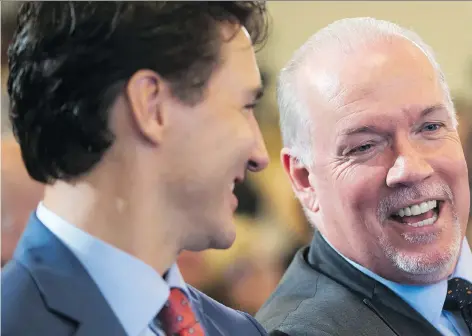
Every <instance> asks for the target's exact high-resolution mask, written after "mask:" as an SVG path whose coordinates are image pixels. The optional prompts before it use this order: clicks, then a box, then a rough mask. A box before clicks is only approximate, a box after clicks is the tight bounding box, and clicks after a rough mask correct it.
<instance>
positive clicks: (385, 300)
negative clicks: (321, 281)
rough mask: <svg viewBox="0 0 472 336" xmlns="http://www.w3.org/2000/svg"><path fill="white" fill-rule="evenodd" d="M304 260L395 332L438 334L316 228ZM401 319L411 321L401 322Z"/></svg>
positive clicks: (401, 333)
mask: <svg viewBox="0 0 472 336" xmlns="http://www.w3.org/2000/svg"><path fill="white" fill-rule="evenodd" d="M307 260H308V263H309V264H310V266H311V267H313V268H315V269H317V270H318V271H319V272H321V273H323V274H325V275H326V276H328V277H330V278H332V279H334V280H335V281H337V282H339V283H341V284H342V285H344V286H345V287H347V288H349V289H350V290H352V291H353V292H356V293H358V294H359V295H360V296H362V297H363V298H364V304H366V305H368V306H369V308H370V309H371V310H373V311H374V313H375V314H377V315H378V316H379V317H380V318H381V319H382V320H384V322H385V323H386V324H387V325H388V326H389V327H390V328H391V329H392V330H393V331H395V332H396V333H397V334H398V335H412V334H414V335H418V336H423V335H424V336H426V335H428V336H430V335H438V336H439V335H441V334H440V333H439V331H438V330H437V329H436V328H435V327H434V326H433V325H431V323H429V322H428V321H427V320H426V319H425V318H424V317H423V316H422V315H421V314H420V313H418V312H417V311H416V310H415V309H413V308H412V307H411V306H410V305H409V304H408V303H406V302H405V301H404V300H402V299H401V298H400V297H399V296H398V295H396V294H395V293H394V292H393V291H391V290H390V289H389V288H387V287H386V286H384V285H383V284H381V283H379V282H377V281H376V280H374V279H372V278H371V277H369V276H367V275H365V274H364V273H362V272H360V271H359V270H357V269H356V268H355V267H353V266H352V265H350V264H349V263H348V262H346V260H344V259H343V258H342V257H341V256H340V255H339V254H338V253H336V251H334V250H333V249H332V248H331V247H330V246H329V245H328V244H327V243H326V241H325V240H324V239H323V237H322V236H321V234H320V233H319V232H315V236H314V238H313V242H312V244H311V246H310V250H309V251H308V255H307ZM405 319H407V320H410V321H411V323H405ZM412 328H413V329H412Z"/></svg>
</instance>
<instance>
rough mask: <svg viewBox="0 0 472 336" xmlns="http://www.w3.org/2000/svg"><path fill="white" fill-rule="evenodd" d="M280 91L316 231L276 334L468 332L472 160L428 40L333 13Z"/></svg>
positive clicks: (289, 146) (281, 293) (290, 160)
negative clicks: (470, 173) (471, 175)
mask: <svg viewBox="0 0 472 336" xmlns="http://www.w3.org/2000/svg"><path fill="white" fill-rule="evenodd" d="M278 101H279V107H280V113H281V128H282V133H283V138H284V147H285V148H284V149H283V151H282V155H281V158H282V163H283V166H284V168H285V171H286V172H287V175H288V176H289V178H290V181H291V183H292V186H293V189H294V192H295V194H296V195H297V197H298V198H299V200H300V202H301V203H302V205H303V207H304V209H305V212H306V214H307V216H308V218H309V219H310V221H311V222H312V224H313V225H314V226H315V227H316V229H317V232H316V233H315V236H314V239H313V242H312V244H311V245H310V246H309V247H306V248H304V249H302V250H301V251H300V252H299V253H298V254H297V255H296V257H295V259H294V261H293V263H292V265H291V266H290V268H289V269H288V271H287V273H286V274H285V276H284V278H283V279H282V281H281V284H280V285H279V287H278V289H277V290H276V292H275V293H274V294H273V295H272V297H271V298H270V299H269V301H268V302H267V303H266V304H265V305H264V306H263V308H262V309H261V310H260V311H259V313H258V315H257V318H258V319H259V321H260V322H262V324H263V325H264V327H266V328H267V329H268V330H269V331H270V332H272V333H273V334H274V335H276V334H278V335H280V334H288V335H292V336H294V335H416V336H421V335H425V336H426V335H428V336H430V335H439V334H443V335H469V333H470V332H471V331H472V329H471V328H472V316H471V310H472V309H471V308H472V305H471V302H472V284H471V282H472V255H471V251H470V248H469V245H468V243H467V240H466V239H465V238H464V234H465V230H466V226H467V217H468V214H469V197H470V195H469V184H468V177H467V166H466V162H465V159H464V153H463V150H462V147H461V143H460V140H459V136H458V133H457V129H456V128H457V120H456V116H455V111H454V106H453V103H452V100H451V97H450V92H449V89H448V87H447V84H446V81H445V78H444V75H443V73H442V72H441V70H440V68H439V65H438V64H437V62H436V61H435V59H434V56H433V53H432V51H431V49H430V48H429V47H428V46H427V45H426V44H425V43H424V42H423V41H422V40H421V38H420V37H419V36H417V35H416V34H414V33H412V32H411V31H408V30H405V29H403V28H401V27H399V26H397V25H395V24H392V23H389V22H385V21H380V20H375V19H371V18H352V19H344V20H340V21H337V22H334V23H333V24H331V25H329V26H327V27H326V28H324V29H322V30H321V31H319V32H318V33H316V34H315V35H314V36H313V37H312V38H311V39H310V40H309V41H308V42H307V43H305V45H303V47H301V49H300V50H299V51H297V52H296V54H295V55H294V57H293V59H292V60H291V61H290V63H289V64H288V65H287V66H286V67H285V68H284V70H283V71H282V73H281V75H280V80H279V86H278ZM448 287H449V288H448Z"/></svg>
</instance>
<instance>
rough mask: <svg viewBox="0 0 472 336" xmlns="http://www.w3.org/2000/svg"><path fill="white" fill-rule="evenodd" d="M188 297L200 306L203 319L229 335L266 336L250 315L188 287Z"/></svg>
mask: <svg viewBox="0 0 472 336" xmlns="http://www.w3.org/2000/svg"><path fill="white" fill-rule="evenodd" d="M188 287H189V292H190V295H191V296H193V297H194V299H196V300H197V301H198V302H200V304H201V308H202V311H203V313H204V314H205V316H204V317H205V319H207V320H209V321H210V322H211V323H213V324H217V325H218V326H219V327H220V328H221V329H224V330H225V331H226V332H227V333H228V332H229V333H231V334H230V335H233V334H232V333H234V335H248V336H250V335H267V333H266V332H265V330H264V328H263V327H262V326H261V325H260V324H259V323H258V322H257V321H256V319H255V318H253V317H252V316H251V315H249V314H247V313H245V312H241V311H239V310H235V309H232V308H229V307H227V306H225V305H223V304H221V303H219V302H218V301H216V300H214V299H212V298H211V297H209V296H208V295H206V294H204V293H202V292H200V291H199V290H197V289H195V288H193V287H191V286H188Z"/></svg>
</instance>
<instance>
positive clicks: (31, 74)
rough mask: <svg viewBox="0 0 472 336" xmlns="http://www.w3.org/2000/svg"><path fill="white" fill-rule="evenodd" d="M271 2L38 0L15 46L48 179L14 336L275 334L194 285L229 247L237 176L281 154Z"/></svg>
mask: <svg viewBox="0 0 472 336" xmlns="http://www.w3.org/2000/svg"><path fill="white" fill-rule="evenodd" d="M265 32H266V20H265V8H264V6H263V5H262V4H259V3H256V2H222V3H218V2H209V3H201V2H195V3H194V2H188V3H179V2H136V3H134V2H103V3H102V2H31V3H26V4H24V5H23V6H22V8H21V9H20V12H19V17H18V27H17V31H16V34H15V37H14V39H13V42H12V45H11V46H10V50H9V66H10V78H9V81H8V91H9V95H10V99H11V120H12V126H13V129H14V131H15V134H16V136H17V139H18V141H19V144H20V146H21V150H22V155H23V159H24V161H25V164H26V167H27V169H28V172H29V174H30V175H31V177H33V178H34V179H35V180H37V181H40V182H44V183H47V184H48V186H47V187H46V190H45V197H44V199H43V201H42V202H41V203H40V204H39V206H38V208H37V210H36V212H35V213H34V214H33V215H32V216H31V219H30V221H29V223H28V225H27V227H26V230H25V233H24V235H23V237H22V239H21V240H20V242H19V245H18V248H17V250H16V252H15V255H14V258H13V260H12V261H11V262H10V263H9V264H7V265H6V267H5V269H4V271H3V272H2V308H3V309H2V334H5V335H22V336H27V335H71V334H74V335H87V336H89V335H114V336H118V335H133V336H138V335H204V334H205V335H260V334H263V333H264V331H263V329H262V328H261V327H260V325H258V324H257V322H255V320H254V319H253V318H251V317H250V316H249V315H247V314H244V313H241V312H237V311H234V310H231V309H229V308H227V307H224V306H223V305H221V304H219V303H217V302H215V301H213V300H211V299H210V298H208V297H206V296H205V295H204V294H202V293H200V292H199V291H197V290H195V289H193V288H191V287H190V286H188V285H186V284H185V282H184V280H183V279H182V277H181V275H180V272H179V270H178V268H177V266H176V264H175V260H176V258H177V256H178V254H179V252H180V251H181V250H183V249H187V250H194V251H198V250H203V249H207V248H220V249H221V248H227V247H229V246H231V244H232V242H233V240H234V238H235V228H234V226H233V222H232V216H233V212H234V210H235V209H236V207H237V199H236V198H235V196H234V194H233V188H234V185H235V183H238V182H240V181H242V180H243V179H244V176H245V173H246V171H247V170H250V171H253V172H257V171H260V170H261V169H263V168H264V167H265V166H266V165H267V163H268V157H267V153H266V149H265V146H264V143H263V140H262V136H261V133H260V130H259V127H258V125H257V122H256V119H255V118H254V115H253V108H254V104H255V103H256V101H257V99H258V98H259V96H260V92H261V82H260V74H259V70H258V67H257V64H256V60H255V55H254V50H253V45H254V44H258V43H260V42H262V41H263V40H264V38H265Z"/></svg>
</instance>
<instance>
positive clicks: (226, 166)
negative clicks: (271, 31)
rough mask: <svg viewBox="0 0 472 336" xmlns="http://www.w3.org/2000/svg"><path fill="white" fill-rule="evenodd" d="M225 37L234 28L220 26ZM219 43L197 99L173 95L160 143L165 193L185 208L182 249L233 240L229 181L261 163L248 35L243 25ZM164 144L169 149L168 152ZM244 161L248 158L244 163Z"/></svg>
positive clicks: (256, 81) (255, 74) (256, 76)
mask: <svg viewBox="0 0 472 336" xmlns="http://www.w3.org/2000/svg"><path fill="white" fill-rule="evenodd" d="M223 28H224V29H223V36H224V38H225V39H227V38H229V37H230V36H231V35H233V34H234V27H229V26H228V27H223ZM237 29H238V30H237V31H236V35H234V37H233V38H232V39H231V40H229V41H228V42H224V43H223V44H222V50H221V57H222V62H221V64H220V65H219V66H218V67H217V68H216V69H215V70H214V72H213V74H212V76H211V78H210V80H209V82H208V85H207V89H206V91H205V94H204V98H203V100H202V101H201V102H200V103H198V104H197V105H195V106H193V107H189V106H186V105H185V104H183V103H181V102H179V101H177V100H176V101H175V102H174V106H173V107H172V111H173V113H172V123H171V126H170V128H169V132H168V135H167V140H166V141H167V143H166V149H167V150H168V151H167V153H168V154H167V162H165V165H166V167H167V168H166V169H167V171H166V172H165V174H166V181H167V182H166V183H168V185H167V187H166V188H167V192H168V193H167V196H168V197H169V198H172V204H174V205H175V206H176V209H174V210H175V211H180V212H181V213H182V214H184V217H183V218H185V219H184V221H185V222H186V223H180V224H182V225H184V226H185V230H187V232H186V233H185V235H183V239H184V243H183V245H184V246H186V247H187V248H188V249H202V248H207V247H213V248H227V247H229V246H230V245H231V244H232V242H233V241H234V239H235V229H234V227H233V220H232V217H233V213H234V211H235V209H236V208H237V205H238V201H237V199H236V197H235V195H234V193H233V189H234V184H235V183H237V182H238V180H242V179H243V178H244V176H245V174H246V171H247V169H248V167H252V168H249V169H250V170H252V171H259V170H261V169H263V168H265V166H266V165H267V164H268V156H267V152H266V148H265V145H264V142H263V139H262V135H261V131H260V129H259V126H258V124H257V121H256V119H255V117H254V110H253V107H254V103H255V102H256V101H257V99H258V97H259V95H260V90H261V79H260V73H259V69H258V66H257V63H256V58H255V54H254V50H253V48H252V45H251V41H250V38H249V36H248V34H247V31H246V30H245V29H244V28H237ZM169 148H170V149H171V150H170V151H169ZM250 163H251V164H250Z"/></svg>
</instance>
